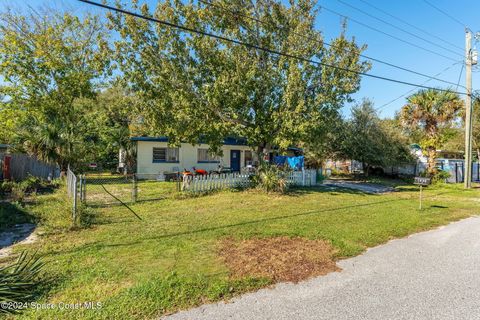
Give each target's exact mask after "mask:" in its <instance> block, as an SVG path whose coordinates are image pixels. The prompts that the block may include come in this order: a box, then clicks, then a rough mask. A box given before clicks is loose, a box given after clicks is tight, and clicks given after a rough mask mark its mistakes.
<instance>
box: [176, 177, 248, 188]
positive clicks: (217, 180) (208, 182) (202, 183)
mask: <svg viewBox="0 0 480 320" xmlns="http://www.w3.org/2000/svg"><path fill="white" fill-rule="evenodd" d="M250 176H251V173H225V174H213V175H206V176H184V177H183V184H182V191H189V192H206V191H210V190H218V189H229V188H238V187H248V186H249V185H250Z"/></svg>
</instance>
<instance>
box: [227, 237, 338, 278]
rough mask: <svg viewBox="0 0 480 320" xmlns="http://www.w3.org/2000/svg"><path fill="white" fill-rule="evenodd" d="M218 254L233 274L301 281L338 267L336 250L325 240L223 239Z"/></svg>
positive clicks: (277, 238) (233, 276) (285, 238)
mask: <svg viewBox="0 0 480 320" xmlns="http://www.w3.org/2000/svg"><path fill="white" fill-rule="evenodd" d="M219 254H220V256H221V258H222V259H223V261H224V262H225V264H226V265H227V267H228V268H229V269H230V273H231V277H232V278H242V277H246V276H258V277H267V278H270V279H272V280H273V281H274V282H284V281H290V282H298V281H301V280H304V279H308V278H311V277H314V276H320V275H325V274H327V273H329V272H332V271H339V270H340V268H339V267H337V265H336V264H335V261H334V260H333V255H334V254H335V250H334V249H333V248H332V246H331V245H330V244H329V243H327V242H325V241H323V240H308V239H304V238H288V237H276V238H265V239H249V240H244V241H240V242H239V241H235V240H233V239H226V240H224V241H223V242H222V243H221V247H220V250H219Z"/></svg>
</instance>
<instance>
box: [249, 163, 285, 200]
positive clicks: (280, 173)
mask: <svg viewBox="0 0 480 320" xmlns="http://www.w3.org/2000/svg"><path fill="white" fill-rule="evenodd" d="M287 172H288V171H286V170H284V169H281V168H279V167H277V166H275V165H271V164H268V163H264V164H262V165H261V166H260V167H259V168H258V170H257V172H256V173H255V175H253V177H252V182H253V185H254V186H255V187H257V188H259V189H261V190H263V191H265V192H278V193H285V192H287V190H288V181H287V176H286V175H287Z"/></svg>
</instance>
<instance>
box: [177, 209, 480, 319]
mask: <svg viewBox="0 0 480 320" xmlns="http://www.w3.org/2000/svg"><path fill="white" fill-rule="evenodd" d="M338 265H339V266H340V267H341V268H342V269H343V271H341V272H335V273H330V274H328V275H326V276H323V277H318V278H315V279H311V280H308V281H305V282H302V283H299V284H296V285H295V284H279V285H277V286H276V287H274V288H271V289H264V290H260V291H258V292H255V293H250V294H245V295H243V296H241V297H238V298H236V299H234V300H232V301H230V302H229V303H224V302H220V303H217V304H211V305H204V306H201V307H199V308H196V309H192V310H189V311H184V312H180V313H177V314H174V315H172V316H171V317H169V319H249V320H250V319H316V320H317V319H382V320H385V319H480V218H479V217H473V218H469V219H466V220H462V221H459V222H456V223H452V224H450V225H448V226H445V227H442V228H439V229H436V230H432V231H428V232H423V233H418V234H415V235H412V236H410V237H408V238H405V239H399V240H393V241H391V242H389V243H387V244H385V245H382V246H379V247H376V248H372V249H369V250H368V251H367V252H366V253H365V254H363V255H361V256H358V257H355V258H351V259H346V260H343V261H340V262H339V263H338Z"/></svg>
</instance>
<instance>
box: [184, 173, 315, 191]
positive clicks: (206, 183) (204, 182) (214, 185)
mask: <svg viewBox="0 0 480 320" xmlns="http://www.w3.org/2000/svg"><path fill="white" fill-rule="evenodd" d="M251 175H252V173H225V174H218V175H217V174H215V175H207V176H184V177H183V183H182V191H188V192H206V191H210V190H218V189H229V188H238V187H241V188H247V187H249V186H250V184H251V179H250V176H251ZM287 183H288V184H289V185H293V186H302V187H311V186H315V185H316V184H317V171H316V170H304V171H293V172H289V173H288V176H287Z"/></svg>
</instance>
